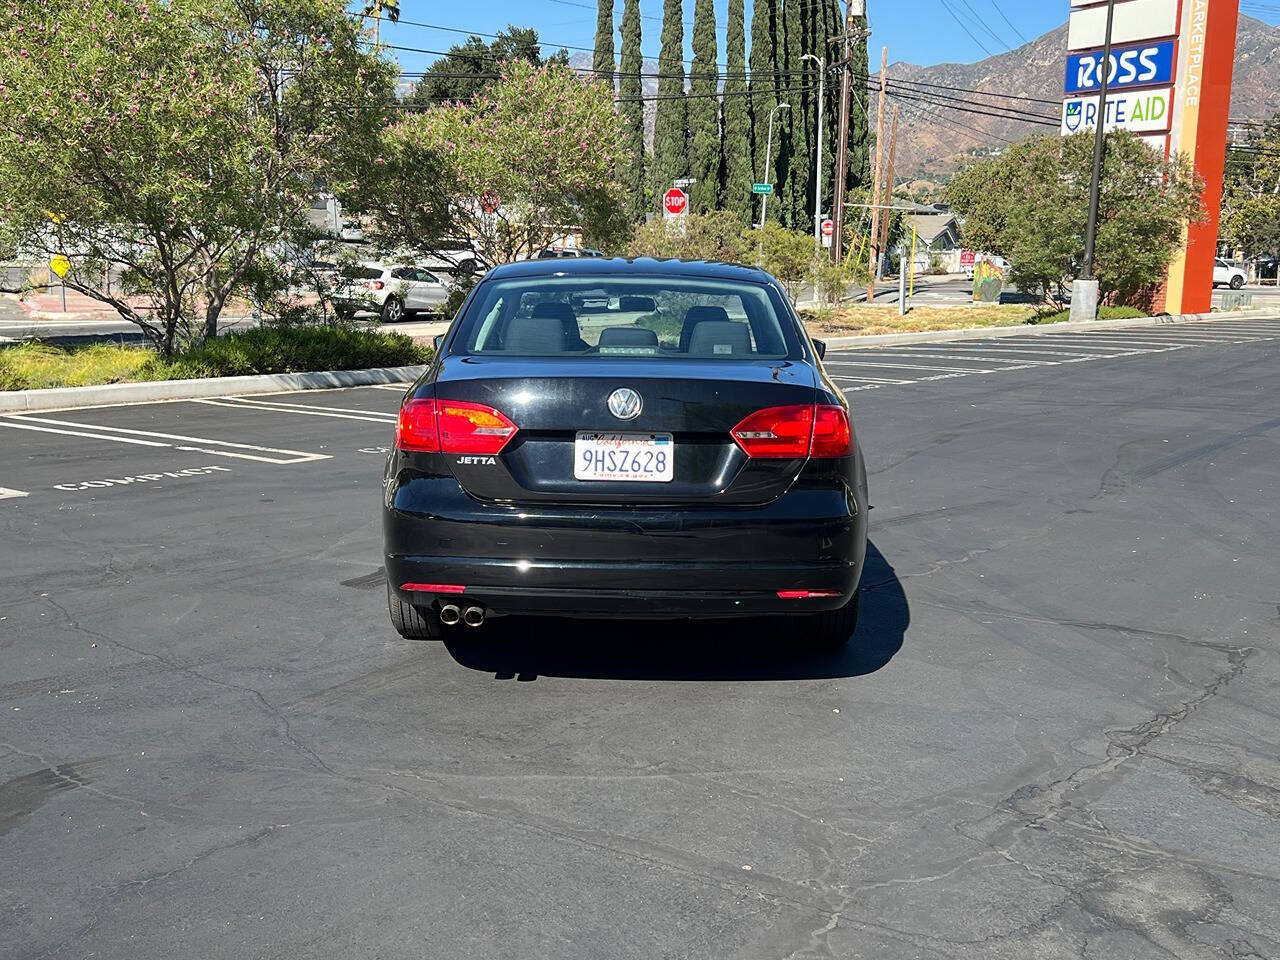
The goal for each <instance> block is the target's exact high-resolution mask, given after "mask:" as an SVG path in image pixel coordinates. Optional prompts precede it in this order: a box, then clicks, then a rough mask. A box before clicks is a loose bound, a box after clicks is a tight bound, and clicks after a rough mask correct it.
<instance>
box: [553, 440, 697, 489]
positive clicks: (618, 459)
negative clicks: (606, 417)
mask: <svg viewBox="0 0 1280 960" xmlns="http://www.w3.org/2000/svg"><path fill="white" fill-rule="evenodd" d="M674 473H675V444H674V443H672V440H671V434H669V433H580V434H578V436H577V438H576V439H575V440H574V444H573V476H574V479H576V480H630V481H634V482H638V483H670V482H671V478H672V477H673V476H674Z"/></svg>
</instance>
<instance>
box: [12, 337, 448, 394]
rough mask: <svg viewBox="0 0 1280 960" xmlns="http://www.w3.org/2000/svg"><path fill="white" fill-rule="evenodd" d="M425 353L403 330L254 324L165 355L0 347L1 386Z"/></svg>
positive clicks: (351, 365)
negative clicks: (380, 331)
mask: <svg viewBox="0 0 1280 960" xmlns="http://www.w3.org/2000/svg"><path fill="white" fill-rule="evenodd" d="M430 357H431V350H430V348H427V347H420V346H418V345H417V344H415V343H414V342H413V341H412V340H411V339H410V338H409V337H406V336H405V335H404V334H400V333H379V332H375V331H371V330H350V329H344V328H341V327H259V328H258V329H255V330H248V331H245V332H244V333H233V334H226V335H224V336H221V337H216V338H214V339H212V340H207V341H205V342H204V343H203V344H201V345H200V346H198V347H195V348H193V349H191V350H188V351H186V352H185V353H181V354H178V355H177V356H175V357H173V358H172V359H169V360H166V359H164V358H163V357H161V356H158V355H157V354H156V353H155V352H154V351H152V350H151V349H149V348H147V347H140V346H123V345H120V346H112V345H108V344H94V345H93V346H88V347H54V346H49V345H46V344H41V343H22V344H16V345H14V346H10V347H4V348H0V390H38V389H44V388H48V387H79V386H91V385H94V384H102V383H123V382H130V381H139V380H189V379H192V378H195V377H231V376H245V375H250V374H255V373H303V372H312V371H317V370H360V369H365V368H368V367H400V366H408V365H410V364H418V363H426V362H427V361H428V360H429V359H430Z"/></svg>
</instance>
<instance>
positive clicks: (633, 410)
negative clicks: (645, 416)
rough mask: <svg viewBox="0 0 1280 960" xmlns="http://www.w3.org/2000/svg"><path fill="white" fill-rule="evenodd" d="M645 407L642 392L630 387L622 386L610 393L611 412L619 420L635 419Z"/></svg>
mask: <svg viewBox="0 0 1280 960" xmlns="http://www.w3.org/2000/svg"><path fill="white" fill-rule="evenodd" d="M643 407H644V401H643V400H642V399H640V394H638V393H636V392H635V391H634V390H632V389H631V388H630V387H621V388H619V389H617V390H615V391H613V393H611V394H609V412H610V413H612V414H613V415H614V416H615V417H617V418H618V419H619V420H634V419H635V418H636V417H638V416H640V411H641V409H643Z"/></svg>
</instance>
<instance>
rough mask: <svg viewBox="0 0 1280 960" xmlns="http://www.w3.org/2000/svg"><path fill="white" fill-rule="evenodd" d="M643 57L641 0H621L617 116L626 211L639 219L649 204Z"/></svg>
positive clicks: (635, 218)
mask: <svg viewBox="0 0 1280 960" xmlns="http://www.w3.org/2000/svg"><path fill="white" fill-rule="evenodd" d="M643 67H644V56H643V54H641V52H640V0H623V5H622V63H621V64H620V68H621V69H620V74H621V76H620V80H619V86H618V115H619V116H620V117H621V118H622V136H623V149H624V159H623V182H624V184H625V186H626V202H627V212H628V213H629V214H630V215H631V219H632V220H639V219H640V218H641V217H643V216H644V214H645V211H646V210H650V209H652V207H651V206H650V204H649V190H648V187H647V185H646V180H645V157H644V103H643V101H642V100H641V97H643V96H644V86H643V83H642V82H641V80H640V71H641V69H643Z"/></svg>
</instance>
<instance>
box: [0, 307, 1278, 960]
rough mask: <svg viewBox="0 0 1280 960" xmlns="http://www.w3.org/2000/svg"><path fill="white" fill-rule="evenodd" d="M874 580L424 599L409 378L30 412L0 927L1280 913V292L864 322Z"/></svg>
mask: <svg viewBox="0 0 1280 960" xmlns="http://www.w3.org/2000/svg"><path fill="white" fill-rule="evenodd" d="M827 364H828V368H829V370H830V372H831V373H832V374H833V375H834V376H836V377H838V378H839V380H840V383H841V385H842V386H843V387H844V389H846V390H847V391H848V392H849V394H850V396H851V398H852V403H853V407H854V414H855V419H856V424H857V431H858V437H859V441H860V442H861V443H862V444H863V447H864V449H865V450H866V453H867V457H868V463H869V468H870V470H871V494H872V503H873V504H874V512H873V513H872V523H871V528H872V532H871V536H872V547H871V550H870V558H871V559H870V564H869V569H868V572H867V575H866V579H865V580H864V583H865V589H866V594H865V599H864V604H863V619H862V623H861V625H860V627H859V631H858V633H857V635H856V637H855V640H854V643H853V644H852V645H851V646H850V648H849V650H848V651H847V652H846V653H844V654H842V655H840V656H838V657H827V656H813V655H805V654H802V653H798V652H796V651H795V650H791V649H787V647H786V646H785V644H782V643H780V642H778V633H777V630H776V627H775V626H774V625H772V624H771V623H769V622H768V621H761V622H759V623H756V624H750V625H746V626H744V625H742V624H722V623H695V624H678V625H674V626H672V625H655V624H651V623H649V624H637V625H625V624H622V625H620V624H616V623H598V622H571V621H515V620H511V621H505V622H501V623H499V624H496V625H495V626H496V627H498V628H499V629H497V630H496V631H495V634H494V635H493V636H492V637H491V638H489V639H486V640H484V641H473V640H471V639H470V638H468V637H467V636H465V635H463V636H461V637H460V638H459V640H458V642H455V643H451V644H450V645H449V646H448V647H446V646H444V645H439V644H413V643H409V642H407V641H402V640H400V639H399V638H398V637H397V636H396V635H395V633H394V632H393V631H392V629H391V627H390V625H389V624H388V622H387V616H386V609H385V597H384V592H383V576H382V572H381V568H380V566H379V563H380V560H379V556H380V531H379V527H378V503H379V493H380V479H381V478H380V471H381V468H382V463H383V456H384V453H385V449H386V446H387V445H388V444H389V443H390V442H391V439H392V426H393V422H394V416H395V410H396V409H397V406H398V404H399V399H400V397H399V394H400V390H399V388H396V387H390V388H357V389H349V390H335V391H313V392H307V393H295V394H287V395H272V396H269V397H255V398H252V399H237V398H226V399H220V400H211V401H203V402H194V401H189V402H172V403H163V404H149V405H139V406H131V407H116V408H99V409H81V410H74V411H67V412H62V413H49V414H44V413H41V414H31V415H21V416H4V417H0V451H2V452H3V455H2V456H0V556H2V557H3V558H4V563H3V566H2V567H0V665H2V667H3V669H2V671H0V864H3V866H4V869H3V871H2V872H0V956H2V957H21V958H36V957H42V958H43V957H76V958H79V957H89V956H92V957H97V958H102V957H109V958H130V960H137V958H166V960H169V958H174V957H184V958H185V957H228V958H249V957H253V958H267V957H272V958H274V957H281V958H286V957H287V958H297V957H316V958H321V957H323V958H329V957H332V958H344V960H347V958H353V957H430V958H437V957H439V958H451V960H452V958H521V960H524V958H532V957H556V958H558V960H564V958H583V960H587V958H591V960H599V958H610V960H617V958H636V960H640V958H644V960H653V958H672V960H675V958H681V960H683V958H688V960H694V958H697V960H705V958H743V960H759V958H785V957H791V958H819V957H836V958H876V960H884V958H930V960H932V958H937V960H955V958H1019V960H1025V958H1028V957H1031V958H1068V957H1071V958H1076V957H1089V958H1148V957H1150V958H1157V957H1161V958H1168V957H1187V958H1205V957H1235V958H1246V957H1251V958H1273V957H1278V956H1280V698H1278V697H1277V692H1276V691H1277V690H1278V689H1280V551H1278V550H1277V547H1276V544H1277V542H1278V540H1280V321H1262V320H1240V319H1235V320H1231V319H1228V320H1223V321H1218V322H1212V323H1203V324H1194V325H1176V326H1174V325H1166V326H1151V327H1149V328H1129V329H1126V330H1123V331H1115V332H1105V331H1099V332H1094V333H1089V334H1087V335H1081V334H1063V333H1043V334H1027V335H1024V336H1018V337H1013V338H1007V339H1000V340H991V341H966V342H963V343H958V342H956V343H946V344H928V345H917V346H911V347H893V348H888V347H879V348H874V349H860V350H856V351H851V350H846V351H840V352H833V353H831V354H830V355H829V356H828V358H827Z"/></svg>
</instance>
